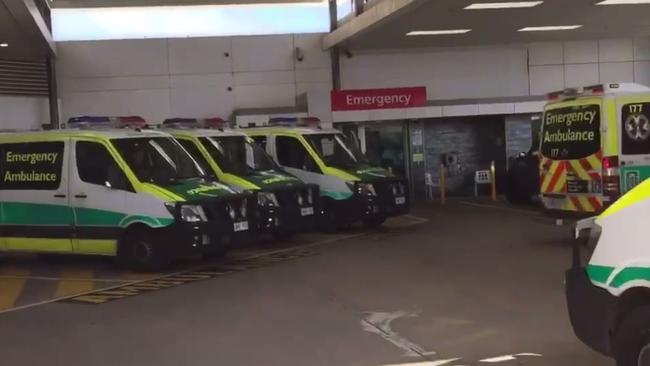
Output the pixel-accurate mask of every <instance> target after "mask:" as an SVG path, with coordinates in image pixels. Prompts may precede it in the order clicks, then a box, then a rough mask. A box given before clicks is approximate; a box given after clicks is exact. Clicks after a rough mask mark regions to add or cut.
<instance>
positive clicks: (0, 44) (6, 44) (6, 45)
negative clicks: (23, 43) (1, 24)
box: [0, 43, 9, 47]
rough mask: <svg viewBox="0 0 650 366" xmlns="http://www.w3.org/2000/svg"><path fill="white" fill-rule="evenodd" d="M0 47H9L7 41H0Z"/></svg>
mask: <svg viewBox="0 0 650 366" xmlns="http://www.w3.org/2000/svg"><path fill="white" fill-rule="evenodd" d="M0 47H9V43H0Z"/></svg>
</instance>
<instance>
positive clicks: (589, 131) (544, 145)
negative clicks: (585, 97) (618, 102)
mask: <svg viewBox="0 0 650 366" xmlns="http://www.w3.org/2000/svg"><path fill="white" fill-rule="evenodd" d="M542 121H543V122H542V136H541V152H542V155H544V156H545V157H546V158H549V159H556V160H572V159H581V158H585V157H587V156H589V155H592V154H595V153H596V152H597V151H598V150H599V149H600V106H599V105H597V104H589V105H578V106H571V107H562V108H556V109H549V110H547V111H546V113H544V118H543V120H542Z"/></svg>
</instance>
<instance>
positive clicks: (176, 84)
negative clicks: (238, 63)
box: [169, 73, 233, 91]
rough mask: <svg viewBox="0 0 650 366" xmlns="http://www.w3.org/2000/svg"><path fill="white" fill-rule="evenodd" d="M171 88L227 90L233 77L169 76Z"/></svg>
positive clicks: (220, 75) (210, 75) (226, 75)
mask: <svg viewBox="0 0 650 366" xmlns="http://www.w3.org/2000/svg"><path fill="white" fill-rule="evenodd" d="M169 83H170V87H171V88H208V87H215V88H217V89H222V90H224V91H225V90H227V89H228V87H229V86H232V84H233V75H232V74H230V73H228V74H192V75H189V74H188V75H171V76H170V77H169Z"/></svg>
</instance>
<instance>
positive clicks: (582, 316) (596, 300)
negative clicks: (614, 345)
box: [565, 268, 616, 356]
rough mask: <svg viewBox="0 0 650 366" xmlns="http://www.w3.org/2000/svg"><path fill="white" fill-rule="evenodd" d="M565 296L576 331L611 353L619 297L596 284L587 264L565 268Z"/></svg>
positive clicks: (597, 348) (594, 346) (596, 347)
mask: <svg viewBox="0 0 650 366" xmlns="http://www.w3.org/2000/svg"><path fill="white" fill-rule="evenodd" d="M565 280H566V299H567V306H568V308H569V318H570V319H571V325H572V326H573V331H574V333H575V335H576V336H577V337H578V339H580V340H581V341H582V342H583V343H584V344H586V345H587V346H589V347H590V348H591V349H593V350H595V351H597V352H600V353H602V354H604V355H607V356H611V344H610V339H611V331H612V329H613V325H614V316H615V310H616V297H615V296H613V295H611V294H610V293H609V292H607V291H605V290H604V289H601V288H599V287H596V286H594V285H593V284H592V283H591V281H590V280H589V277H588V276H587V272H586V270H585V269H584V268H572V269H570V270H568V271H567V272H566V276H565Z"/></svg>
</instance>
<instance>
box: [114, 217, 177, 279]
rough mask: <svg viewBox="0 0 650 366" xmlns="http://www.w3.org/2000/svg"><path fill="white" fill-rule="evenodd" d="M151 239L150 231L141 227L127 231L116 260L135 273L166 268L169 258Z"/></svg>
mask: <svg viewBox="0 0 650 366" xmlns="http://www.w3.org/2000/svg"><path fill="white" fill-rule="evenodd" d="M152 237H153V235H152V234H151V231H150V230H147V229H144V228H141V227H136V228H132V229H129V230H128V231H127V232H126V234H125V235H124V238H123V239H122V240H121V242H120V245H119V248H118V252H117V257H118V260H119V261H120V262H121V263H122V264H124V265H125V266H127V267H129V268H131V269H134V270H136V271H159V270H161V269H163V268H164V267H166V266H167V265H168V264H169V262H170V258H169V256H168V255H167V253H166V252H165V250H164V248H163V247H162V246H161V245H157V243H155V242H154V241H153V240H152Z"/></svg>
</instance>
